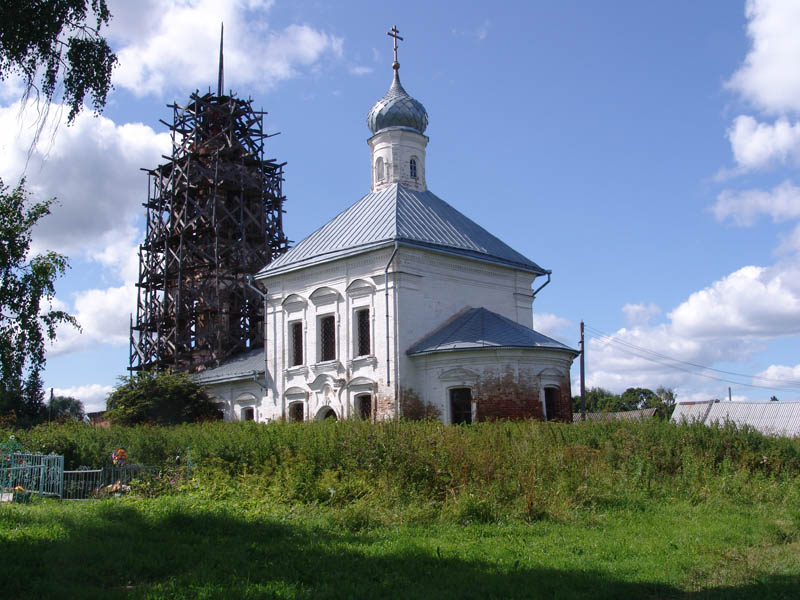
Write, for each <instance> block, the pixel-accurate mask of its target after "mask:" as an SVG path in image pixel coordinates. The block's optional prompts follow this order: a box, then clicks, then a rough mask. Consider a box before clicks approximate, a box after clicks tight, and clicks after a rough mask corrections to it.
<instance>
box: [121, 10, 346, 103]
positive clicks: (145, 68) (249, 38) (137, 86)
mask: <svg viewBox="0 0 800 600" xmlns="http://www.w3.org/2000/svg"><path fill="white" fill-rule="evenodd" d="M271 6H272V3H271V2H254V1H252V0H251V1H249V2H247V1H245V0H224V1H221V0H148V2H147V6H146V7H143V8H139V7H138V6H137V11H136V14H133V15H132V14H129V13H131V9H130V7H127V8H125V9H123V11H122V13H121V14H122V16H123V18H122V19H120V21H119V23H117V19H115V20H114V21H112V24H111V27H110V29H109V31H110V36H111V37H112V39H116V40H117V41H119V42H120V47H119V48H118V50H117V55H118V57H119V66H118V68H117V69H116V71H115V73H114V83H115V84H116V85H118V86H120V87H124V88H127V89H129V90H131V91H132V92H133V93H134V94H137V95H140V96H141V95H145V94H153V95H156V96H160V95H162V94H163V93H164V92H165V91H166V89H169V88H179V89H186V88H194V87H200V88H204V87H208V86H212V87H213V86H214V85H215V83H216V81H217V67H218V63H217V56H218V50H217V49H218V48H219V30H220V23H223V22H224V24H225V33H226V35H225V77H226V88H231V87H234V86H247V87H248V88H252V87H254V86H255V87H261V88H262V89H270V88H272V87H273V86H274V85H275V84H276V83H278V82H280V81H282V80H285V79H289V78H292V77H296V76H297V75H298V74H299V73H300V72H301V70H303V69H309V68H312V69H313V68H314V67H315V66H316V65H317V64H318V63H319V62H320V61H322V60H323V59H324V58H325V57H326V56H330V57H333V58H335V59H338V58H341V56H342V44H343V41H342V38H340V37H336V36H334V35H331V34H329V33H326V32H324V31H320V30H317V29H314V28H313V27H311V26H309V25H298V24H292V25H289V26H288V27H286V28H284V29H282V30H279V31H278V30H273V29H270V28H269V27H268V25H267V24H266V23H267V21H266V17H267V13H268V12H269V9H270V7H271ZM113 11H114V8H113V7H112V12H113ZM145 12H146V13H147V14H146V15H142V14H141V13H145ZM125 17H129V18H125ZM231 84H233V85H231Z"/></svg>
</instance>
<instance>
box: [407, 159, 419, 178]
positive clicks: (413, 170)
mask: <svg viewBox="0 0 800 600" xmlns="http://www.w3.org/2000/svg"><path fill="white" fill-rule="evenodd" d="M408 174H409V175H410V176H411V178H412V179H416V178H417V157H416V156H412V157H411V159H410V160H409V161H408Z"/></svg>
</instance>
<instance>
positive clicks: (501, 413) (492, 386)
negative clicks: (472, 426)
mask: <svg viewBox="0 0 800 600" xmlns="http://www.w3.org/2000/svg"><path fill="white" fill-rule="evenodd" d="M472 400H473V402H475V404H476V407H475V408H476V410H475V412H476V415H475V418H476V420H477V421H496V420H498V419H513V420H520V419H539V420H542V419H544V414H543V413H542V404H541V402H540V401H539V385H538V382H537V381H536V379H535V378H529V377H527V376H525V375H522V376H520V377H515V375H514V372H513V371H512V370H510V369H509V370H508V371H506V372H505V373H504V374H502V375H496V374H492V373H486V374H484V376H483V377H482V378H481V380H480V381H478V382H477V384H476V385H475V387H474V388H473V394H472Z"/></svg>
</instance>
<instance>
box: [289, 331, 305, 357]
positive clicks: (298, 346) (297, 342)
mask: <svg viewBox="0 0 800 600" xmlns="http://www.w3.org/2000/svg"><path fill="white" fill-rule="evenodd" d="M302 364H303V323H302V322H301V321H296V322H295V323H290V324H289V366H290V367H296V366H298V365H302Z"/></svg>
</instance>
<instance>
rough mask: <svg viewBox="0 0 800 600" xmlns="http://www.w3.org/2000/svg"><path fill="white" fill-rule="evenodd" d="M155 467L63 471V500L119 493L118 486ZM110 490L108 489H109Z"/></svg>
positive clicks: (115, 467) (139, 466)
mask: <svg viewBox="0 0 800 600" xmlns="http://www.w3.org/2000/svg"><path fill="white" fill-rule="evenodd" d="M153 470H155V467H145V466H142V465H123V466H112V467H103V468H102V469H78V470H76V471H64V492H63V495H62V496H61V497H62V498H63V499H64V500H86V499H89V498H100V497H102V496H103V495H107V494H109V493H115V492H118V491H121V490H120V488H116V489H114V488H115V486H117V484H119V486H124V485H128V484H129V483H130V482H131V480H132V479H135V478H137V477H139V476H140V475H141V474H142V473H147V472H152V471H153ZM109 488H110V489H109Z"/></svg>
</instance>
